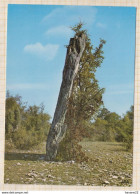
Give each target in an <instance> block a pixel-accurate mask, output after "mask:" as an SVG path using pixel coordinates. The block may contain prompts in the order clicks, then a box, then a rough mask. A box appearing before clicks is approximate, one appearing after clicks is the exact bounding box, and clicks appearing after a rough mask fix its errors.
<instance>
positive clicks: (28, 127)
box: [5, 95, 50, 149]
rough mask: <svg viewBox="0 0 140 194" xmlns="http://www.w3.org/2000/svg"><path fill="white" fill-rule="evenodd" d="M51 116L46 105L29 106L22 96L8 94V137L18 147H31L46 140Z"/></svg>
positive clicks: (6, 130)
mask: <svg viewBox="0 0 140 194" xmlns="http://www.w3.org/2000/svg"><path fill="white" fill-rule="evenodd" d="M49 120H50V116H49V115H48V114H47V113H44V105H43V104H41V105H40V106H35V105H34V106H29V107H27V105H25V103H23V102H22V100H21V97H19V96H16V97H13V96H10V95H8V97H7V99H6V125H5V136H6V139H7V140H9V139H11V140H12V142H13V143H14V145H15V146H16V148H18V149H29V148H30V147H32V146H34V145H38V144H40V143H41V142H43V141H44V140H46V137H47V134H48V131H49V128H50V123H49Z"/></svg>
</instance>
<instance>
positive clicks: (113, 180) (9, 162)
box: [4, 140, 133, 186]
mask: <svg viewBox="0 0 140 194" xmlns="http://www.w3.org/2000/svg"><path fill="white" fill-rule="evenodd" d="M81 145H82V147H83V150H84V151H85V152H86V154H87V155H88V156H89V157H90V158H92V161H90V162H88V163H76V162H75V161H67V162H46V161H44V160H43V159H44V156H45V143H43V144H42V145H40V146H38V147H36V148H34V149H32V150H29V151H21V150H16V149H15V148H12V147H11V146H10V145H9V148H8V146H7V148H6V153H5V172H4V174H5V177H4V181H5V183H8V184H12V183H13V184H48V185H92V186H131V185H132V161H133V158H132V153H130V152H126V151H125V148H124V146H123V144H122V143H112V142H92V141H86V140H85V141H83V142H81Z"/></svg>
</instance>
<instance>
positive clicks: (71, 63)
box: [46, 33, 86, 161]
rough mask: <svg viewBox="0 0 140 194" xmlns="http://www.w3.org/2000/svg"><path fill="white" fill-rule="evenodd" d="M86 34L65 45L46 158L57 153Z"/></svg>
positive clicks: (52, 156) (64, 127) (51, 157)
mask: <svg viewBox="0 0 140 194" xmlns="http://www.w3.org/2000/svg"><path fill="white" fill-rule="evenodd" d="M85 40H86V35H85V34H84V33H83V34H81V35H78V36H75V37H74V38H71V39H70V42H69V45H68V47H67V54H66V60H65V66H64V69H63V79H62V83H61V88H60V92H59V97H58V101H57V106H56V109H55V113H54V117H53V121H52V125H51V128H50V131H49V134H48V138H47V143H46V160H50V161H51V160H54V159H55V157H56V155H57V150H58V146H59V143H60V142H61V141H62V139H63V137H64V134H65V132H66V129H67V126H66V124H65V116H66V112H67V105H68V100H69V97H70V95H71V91H72V87H73V81H74V78H75V76H76V74H77V72H78V68H79V62H80V59H81V56H82V54H83V51H84V49H85Z"/></svg>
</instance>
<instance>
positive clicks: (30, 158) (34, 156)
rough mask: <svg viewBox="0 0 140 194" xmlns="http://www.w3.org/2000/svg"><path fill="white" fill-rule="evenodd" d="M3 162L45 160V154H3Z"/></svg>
mask: <svg viewBox="0 0 140 194" xmlns="http://www.w3.org/2000/svg"><path fill="white" fill-rule="evenodd" d="M5 160H25V161H37V160H45V154H34V153H11V152H7V153H5Z"/></svg>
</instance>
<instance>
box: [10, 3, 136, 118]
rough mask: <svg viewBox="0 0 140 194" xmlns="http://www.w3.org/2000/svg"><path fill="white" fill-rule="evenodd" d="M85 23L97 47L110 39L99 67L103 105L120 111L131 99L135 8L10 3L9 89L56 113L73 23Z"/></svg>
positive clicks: (127, 105) (30, 102) (125, 108)
mask: <svg viewBox="0 0 140 194" xmlns="http://www.w3.org/2000/svg"><path fill="white" fill-rule="evenodd" d="M79 21H82V22H84V23H85V28H86V29H87V30H88V33H89V34H90V38H91V41H92V44H93V46H94V47H96V46H98V44H99V41H100V38H102V39H104V40H106V45H105V46H104V49H103V50H104V57H105V59H104V61H103V63H102V65H101V68H99V69H98V70H97V73H96V78H97V79H98V80H99V85H100V87H104V88H106V90H105V93H104V95H103V100H104V105H105V107H106V108H108V109H109V110H110V111H112V112H113V111H115V112H116V113H118V114H120V115H122V114H124V113H125V112H126V111H127V110H129V108H130V106H131V105H132V104H133V99H134V63H135V22H136V8H134V7H94V6H54V5H53V6H51V5H9V6H8V34H7V89H8V90H10V92H11V94H13V95H15V94H19V95H21V96H22V98H23V101H26V102H28V104H29V105H34V104H36V105H39V104H41V103H42V102H43V103H44V105H45V107H46V111H47V112H48V113H49V114H50V115H51V116H52V117H53V113H54V111H55V106H56V103H57V98H58V93H59V89H60V85H61V81H62V70H63V67H64V62H65V55H66V48H65V47H64V45H67V44H68V43H69V39H70V37H72V36H73V32H72V31H71V30H70V28H69V26H73V25H75V24H76V23H78V22H79Z"/></svg>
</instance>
